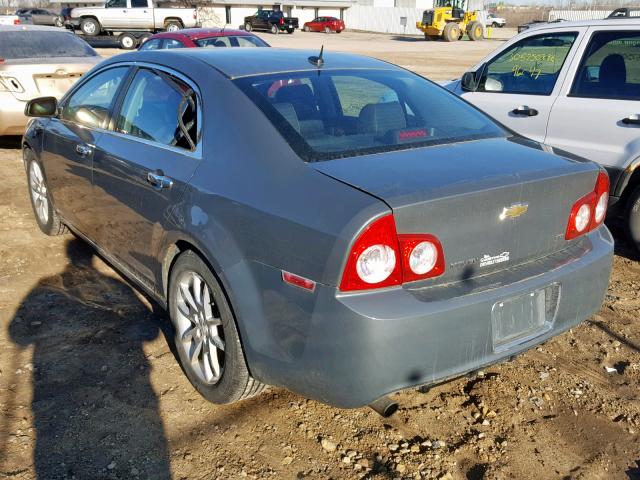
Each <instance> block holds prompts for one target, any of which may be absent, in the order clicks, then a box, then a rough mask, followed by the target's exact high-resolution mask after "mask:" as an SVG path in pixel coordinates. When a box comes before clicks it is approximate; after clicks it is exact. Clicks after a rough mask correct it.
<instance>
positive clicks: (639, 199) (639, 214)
mask: <svg viewBox="0 0 640 480" xmlns="http://www.w3.org/2000/svg"><path fill="white" fill-rule="evenodd" d="M625 220H626V224H627V235H628V237H629V240H630V241H631V244H632V245H633V246H634V247H635V248H636V251H638V252H640V185H638V186H637V187H636V188H635V190H634V191H633V192H631V196H630V197H629V201H628V202H627V209H626V212H625Z"/></svg>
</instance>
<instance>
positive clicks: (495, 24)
mask: <svg viewBox="0 0 640 480" xmlns="http://www.w3.org/2000/svg"><path fill="white" fill-rule="evenodd" d="M491 26H492V27H493V28H498V27H499V26H500V24H499V23H497V22H493V23H492V24H491Z"/></svg>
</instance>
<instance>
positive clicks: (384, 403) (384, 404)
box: [369, 395, 398, 418]
mask: <svg viewBox="0 0 640 480" xmlns="http://www.w3.org/2000/svg"><path fill="white" fill-rule="evenodd" d="M369 407H371V409H372V410H374V411H375V412H376V413H377V414H378V415H380V416H382V417H384V418H387V417H390V416H391V415H393V414H394V413H396V411H397V410H398V403H397V402H394V401H393V400H391V399H390V398H389V397H387V396H386V395H385V396H384V397H382V398H379V399H378V400H376V401H375V402H373V403H372V404H370V405H369Z"/></svg>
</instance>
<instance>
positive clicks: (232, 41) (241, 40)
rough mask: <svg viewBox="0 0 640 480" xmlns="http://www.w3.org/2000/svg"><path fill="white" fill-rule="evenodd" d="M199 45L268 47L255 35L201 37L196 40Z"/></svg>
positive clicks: (205, 46)
mask: <svg viewBox="0 0 640 480" xmlns="http://www.w3.org/2000/svg"><path fill="white" fill-rule="evenodd" d="M195 43H196V45H197V46H198V47H204V48H209V47H268V45H267V44H266V43H265V42H263V41H262V40H260V39H259V38H258V37H254V36H237V37H236V36H230V37H212V38H201V39H200V40H196V41H195Z"/></svg>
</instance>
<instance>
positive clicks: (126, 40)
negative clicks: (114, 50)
mask: <svg viewBox="0 0 640 480" xmlns="http://www.w3.org/2000/svg"><path fill="white" fill-rule="evenodd" d="M118 45H120V48H121V49H123V50H134V49H135V48H136V47H137V46H138V39H137V38H136V37H135V35H133V34H131V33H123V34H121V35H120V36H118Z"/></svg>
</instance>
